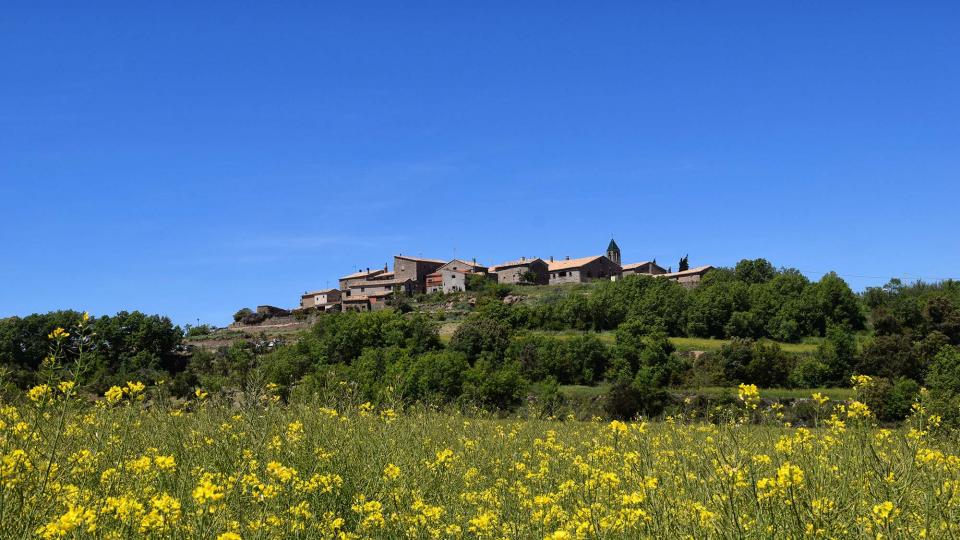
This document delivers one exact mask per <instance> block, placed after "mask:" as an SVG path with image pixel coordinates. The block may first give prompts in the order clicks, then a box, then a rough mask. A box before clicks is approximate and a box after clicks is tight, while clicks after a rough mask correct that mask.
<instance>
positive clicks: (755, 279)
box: [733, 259, 777, 284]
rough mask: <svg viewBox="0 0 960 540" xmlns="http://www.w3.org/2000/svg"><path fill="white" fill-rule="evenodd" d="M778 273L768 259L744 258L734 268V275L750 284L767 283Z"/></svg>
mask: <svg viewBox="0 0 960 540" xmlns="http://www.w3.org/2000/svg"><path fill="white" fill-rule="evenodd" d="M776 274H777V271H776V269H775V268H774V267H773V265H772V264H770V261H768V260H766V259H743V260H741V261H740V262H738V263H737V266H736V267H735V268H734V269H733V275H734V276H735V277H736V278H737V279H738V280H740V281H742V282H744V283H748V284H753V283H766V282H768V281H770V280H771V279H773V278H774V276H776Z"/></svg>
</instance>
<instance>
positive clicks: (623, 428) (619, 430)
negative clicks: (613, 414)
mask: <svg viewBox="0 0 960 540" xmlns="http://www.w3.org/2000/svg"><path fill="white" fill-rule="evenodd" d="M610 431H612V432H613V434H614V435H623V434H625V433H626V432H627V425H626V424H624V423H623V422H621V421H619V420H614V421H613V422H610Z"/></svg>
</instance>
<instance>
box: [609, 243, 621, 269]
mask: <svg viewBox="0 0 960 540" xmlns="http://www.w3.org/2000/svg"><path fill="white" fill-rule="evenodd" d="M607 258H608V259H610V260H611V261H613V262H615V263H617V264H618V265H619V264H620V246H618V245H617V243H616V242H614V241H613V239H612V238H611V239H610V245H608V246H607Z"/></svg>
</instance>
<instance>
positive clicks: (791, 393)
mask: <svg viewBox="0 0 960 540" xmlns="http://www.w3.org/2000/svg"><path fill="white" fill-rule="evenodd" d="M684 391H686V392H691V393H697V394H703V395H705V396H721V395H725V394H730V395H736V394H737V389H736V387H727V386H706V387H701V388H690V389H685V390H684ZM814 392H820V393H821V394H823V395H825V396H827V397H828V398H830V399H831V400H833V401H844V400H846V399H849V398H851V397H853V390H852V389H850V388H761V389H760V397H762V398H765V399H801V398H809V397H810V396H811V395H813V393H814Z"/></svg>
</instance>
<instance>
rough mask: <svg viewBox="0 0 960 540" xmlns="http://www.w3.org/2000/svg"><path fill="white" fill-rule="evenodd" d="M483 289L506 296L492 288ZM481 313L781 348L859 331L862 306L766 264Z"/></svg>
mask: <svg viewBox="0 0 960 540" xmlns="http://www.w3.org/2000/svg"><path fill="white" fill-rule="evenodd" d="M488 289H489V290H490V291H491V292H493V293H499V294H506V293H507V292H508V289H504V288H502V287H498V286H495V285H490V286H488ZM519 292H520V293H521V294H522V289H520V290H519ZM480 307H481V309H484V308H485V309H488V310H490V311H491V312H494V313H491V315H492V316H494V317H497V318H504V317H509V323H510V324H511V326H513V327H515V328H526V329H540V330H565V329H575V330H594V331H602V330H614V329H616V328H617V327H618V326H619V325H620V324H621V323H623V322H624V321H626V320H634V321H639V322H640V323H642V324H644V325H645V326H646V327H648V328H650V329H651V330H657V331H661V332H664V333H666V334H668V335H671V336H675V337H681V336H690V337H703V338H734V337H739V338H751V339H759V338H769V339H773V340H777V341H783V342H796V341H799V340H800V339H801V338H803V337H806V336H823V335H825V334H826V331H827V328H828V327H829V326H831V325H841V326H844V327H846V328H849V329H850V330H851V331H854V332H855V331H859V330H862V329H863V328H864V325H865V321H866V318H865V313H864V310H863V307H862V304H861V302H860V299H859V298H858V297H857V295H856V294H854V293H853V291H852V290H850V287H849V286H848V285H847V283H846V282H845V281H843V279H841V278H840V277H839V276H837V275H836V274H834V273H830V274H827V275H825V276H823V278H821V279H820V280H819V281H816V282H811V281H810V280H809V279H807V278H806V277H805V276H804V275H803V274H801V273H800V272H799V271H798V270H793V269H781V270H777V269H776V268H774V267H773V265H772V264H771V263H770V262H769V261H767V260H765V259H755V260H746V259H745V260H742V261H740V262H739V263H737V265H736V267H734V268H732V269H728V268H718V269H715V270H712V271H710V272H709V273H707V274H706V275H705V276H704V278H703V280H702V281H701V283H700V285H699V286H698V287H697V288H695V289H687V288H684V287H683V286H681V285H679V284H677V283H676V282H673V281H670V280H666V279H661V278H655V277H651V276H644V275H638V276H628V277H626V278H624V279H621V280H619V281H611V282H601V283H597V284H595V285H593V286H591V287H590V288H589V289H587V290H574V291H567V290H559V289H558V290H557V291H556V292H554V293H552V294H548V295H547V296H546V297H545V298H544V299H543V300H542V301H541V302H539V303H537V304H532V305H531V304H520V305H518V306H514V307H512V309H509V310H507V311H509V313H503V314H497V313H495V312H496V311H497V310H501V311H503V308H501V307H500V306H499V305H497V303H495V302H494V303H488V304H487V305H486V306H480Z"/></svg>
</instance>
